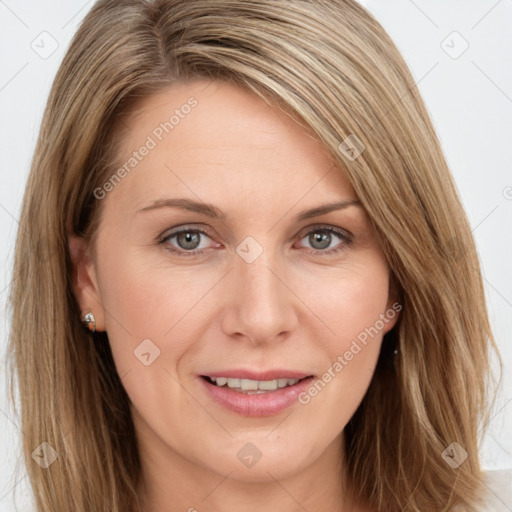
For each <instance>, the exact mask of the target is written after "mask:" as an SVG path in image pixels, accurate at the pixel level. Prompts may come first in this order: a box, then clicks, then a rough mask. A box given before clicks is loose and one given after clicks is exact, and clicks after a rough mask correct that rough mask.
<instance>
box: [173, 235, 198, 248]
mask: <svg viewBox="0 0 512 512" xmlns="http://www.w3.org/2000/svg"><path fill="white" fill-rule="evenodd" d="M177 241H178V244H179V246H180V247H181V248H182V249H195V248H196V247H197V246H198V245H199V233H194V232H192V231H184V232H183V233H179V234H178V237H177Z"/></svg>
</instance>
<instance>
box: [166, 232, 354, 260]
mask: <svg viewBox="0 0 512 512" xmlns="http://www.w3.org/2000/svg"><path fill="white" fill-rule="evenodd" d="M189 232H194V233H200V234H202V235H204V236H207V237H208V238H210V235H209V234H208V233H207V232H206V231H204V230H202V229H199V228H184V229H180V230H177V231H173V232H172V233H169V234H166V235H163V236H160V237H159V238H158V245H165V246H166V247H165V249H166V250H167V251H169V252H171V253H173V254H176V255H178V256H185V257H194V256H202V255H203V254H204V253H205V250H199V251H197V250H195V251H182V250H179V249H176V248H175V247H173V246H170V245H169V244H168V242H169V240H170V239H171V238H174V237H177V236H178V235H179V234H180V233H189ZM318 232H327V233H331V234H334V235H336V236H337V237H339V238H340V239H341V240H342V242H341V243H339V244H338V245H337V246H336V247H334V248H331V249H325V250H320V249H309V248H307V247H306V249H309V250H307V251H306V252H307V254H312V255H315V256H317V255H321V254H323V255H331V254H335V253H338V252H339V251H342V250H343V249H345V248H346V246H348V245H350V244H351V243H352V238H351V237H350V236H349V235H347V234H346V233H344V232H343V231H340V230H339V229H336V228H334V227H332V226H320V227H314V228H313V229H311V230H309V231H307V232H306V233H305V235H304V236H302V237H301V238H300V240H302V239H303V238H305V237H306V236H308V235H310V234H311V233H318Z"/></svg>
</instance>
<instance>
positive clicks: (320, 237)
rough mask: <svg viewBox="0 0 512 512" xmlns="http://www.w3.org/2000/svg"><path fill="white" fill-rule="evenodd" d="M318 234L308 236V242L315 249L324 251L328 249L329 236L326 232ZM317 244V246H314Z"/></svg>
mask: <svg viewBox="0 0 512 512" xmlns="http://www.w3.org/2000/svg"><path fill="white" fill-rule="evenodd" d="M319 233H320V232H317V233H315V234H313V235H310V236H309V242H310V243H311V245H312V246H313V247H314V248H315V249H325V248H326V247H329V244H330V243H331V234H330V233H328V232H323V233H322V234H319ZM317 242H319V246H318V245H315V244H316V243H317Z"/></svg>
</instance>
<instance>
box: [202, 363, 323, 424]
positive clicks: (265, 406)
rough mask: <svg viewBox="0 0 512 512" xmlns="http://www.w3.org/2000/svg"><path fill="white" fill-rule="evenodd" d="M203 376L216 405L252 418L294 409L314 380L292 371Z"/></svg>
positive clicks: (308, 375) (230, 372)
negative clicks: (290, 408)
mask: <svg viewBox="0 0 512 512" xmlns="http://www.w3.org/2000/svg"><path fill="white" fill-rule="evenodd" d="M199 377H200V379H199V380H200V381H201V382H202V383H203V389H205V391H206V392H207V394H208V396H209V397H210V398H211V399H213V401H214V402H216V403H218V404H220V405H222V406H224V407H225V408H227V409H228V410H230V411H232V412H236V413H238V414H241V415H243V416H250V417H257V416H271V415H274V414H277V413H279V412H281V411H283V410H284V409H286V408H288V407H290V406H292V405H293V404H294V403H296V402H297V401H298V396H299V395H300V393H302V392H303V391H304V390H306V389H307V387H308V386H309V385H310V384H311V382H312V381H313V379H314V376H313V375H311V374H307V373H304V372H298V371H291V370H269V371H263V372H256V371H249V370H236V369H234V370H227V371H220V372H211V373H208V374H207V375H200V376H199ZM218 384H222V386H219V385H218ZM228 384H231V386H230V385H228ZM255 385H257V387H256V386H255ZM244 388H245V389H244Z"/></svg>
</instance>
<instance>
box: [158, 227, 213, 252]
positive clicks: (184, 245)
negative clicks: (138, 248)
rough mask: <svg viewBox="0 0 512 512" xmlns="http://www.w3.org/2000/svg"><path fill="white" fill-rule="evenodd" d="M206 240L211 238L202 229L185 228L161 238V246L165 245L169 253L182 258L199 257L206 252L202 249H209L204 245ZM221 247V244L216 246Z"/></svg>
mask: <svg viewBox="0 0 512 512" xmlns="http://www.w3.org/2000/svg"><path fill="white" fill-rule="evenodd" d="M205 238H210V237H209V236H208V233H207V232H206V231H204V230H202V229H192V228H184V229H180V230H177V231H173V232H172V233H169V234H166V235H164V236H162V237H160V238H159V244H164V245H165V247H166V249H167V250H168V251H171V252H173V253H177V254H178V255H180V256H181V255H183V256H198V255H201V254H203V252H204V251H202V250H200V249H208V246H206V245H204V242H205V240H204V239H205ZM173 240H174V242H173ZM210 240H211V238H210ZM219 246H220V244H216V247H219ZM198 249H199V250H198Z"/></svg>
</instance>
